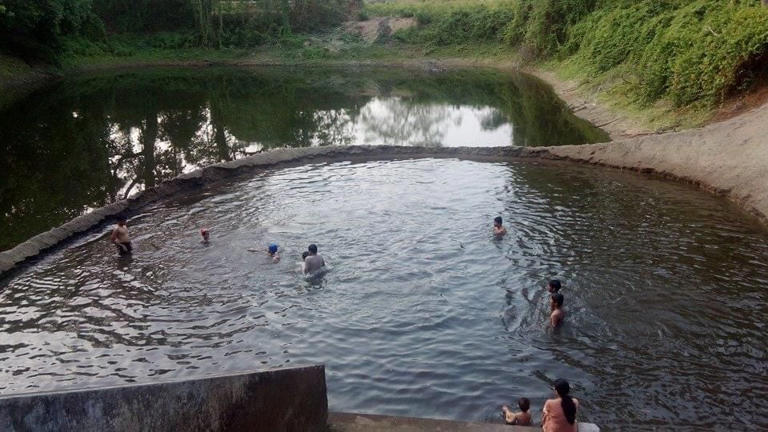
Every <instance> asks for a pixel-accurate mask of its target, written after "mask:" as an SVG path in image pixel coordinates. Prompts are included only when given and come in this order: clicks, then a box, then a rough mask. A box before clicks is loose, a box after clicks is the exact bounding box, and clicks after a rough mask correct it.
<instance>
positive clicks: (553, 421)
mask: <svg viewBox="0 0 768 432" xmlns="http://www.w3.org/2000/svg"><path fill="white" fill-rule="evenodd" d="M552 388H553V390H554V391H555V395H556V396H557V399H549V400H547V401H546V402H545V403H544V409H543V410H542V415H541V428H542V430H543V431H544V432H578V426H577V425H576V412H577V411H578V409H579V400H578V399H575V398H572V397H571V396H570V395H569V394H568V393H570V392H571V386H570V385H569V384H568V381H566V380H564V379H561V378H558V379H556V380H555V382H554V385H553V387H552Z"/></svg>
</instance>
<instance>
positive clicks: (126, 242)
mask: <svg viewBox="0 0 768 432" xmlns="http://www.w3.org/2000/svg"><path fill="white" fill-rule="evenodd" d="M200 237H202V243H203V244H208V243H209V242H210V241H211V231H210V230H209V229H208V228H200ZM109 239H110V241H111V242H112V243H113V244H114V245H115V246H116V247H117V252H118V253H119V254H120V255H121V256H125V255H128V254H131V253H133V245H132V244H131V236H130V235H129V234H128V225H127V219H126V218H125V217H121V218H119V219H118V220H117V225H115V227H114V228H113V229H112V234H111V235H110V238H109ZM279 249H280V246H279V245H278V244H277V243H270V244H269V245H268V246H267V255H269V257H270V258H272V262H275V263H277V262H280V251H279ZM248 250H249V251H250V252H258V250H257V249H248ZM301 260H302V271H303V272H304V274H316V273H318V272H319V271H320V270H322V269H323V268H324V267H325V260H324V259H323V257H322V256H320V255H319V254H318V253H317V245H315V244H311V245H309V247H308V248H307V250H306V251H304V253H302V254H301Z"/></svg>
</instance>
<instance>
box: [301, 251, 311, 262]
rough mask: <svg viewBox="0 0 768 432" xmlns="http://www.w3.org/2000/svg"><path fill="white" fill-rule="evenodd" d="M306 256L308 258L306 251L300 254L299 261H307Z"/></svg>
mask: <svg viewBox="0 0 768 432" xmlns="http://www.w3.org/2000/svg"><path fill="white" fill-rule="evenodd" d="M308 256H309V252H307V251H304V252H302V253H301V259H302V260H305V259H307V257H308Z"/></svg>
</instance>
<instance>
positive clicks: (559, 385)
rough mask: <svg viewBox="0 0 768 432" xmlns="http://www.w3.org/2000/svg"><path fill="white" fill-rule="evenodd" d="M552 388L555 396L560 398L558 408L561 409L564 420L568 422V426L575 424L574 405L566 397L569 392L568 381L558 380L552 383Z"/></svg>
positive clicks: (568, 397) (570, 399)
mask: <svg viewBox="0 0 768 432" xmlns="http://www.w3.org/2000/svg"><path fill="white" fill-rule="evenodd" d="M554 387H555V391H556V392H557V395H558V396H560V400H561V401H560V406H561V407H562V408H563V413H564V414H565V419H566V420H568V423H569V424H573V423H574V422H576V403H575V402H573V398H571V397H570V396H569V395H568V393H570V392H571V386H570V384H568V381H566V380H564V379H562V378H558V379H556V380H555V382H554Z"/></svg>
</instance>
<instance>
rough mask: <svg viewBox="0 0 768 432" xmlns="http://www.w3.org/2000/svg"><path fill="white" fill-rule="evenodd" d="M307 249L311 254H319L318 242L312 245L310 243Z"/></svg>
mask: <svg viewBox="0 0 768 432" xmlns="http://www.w3.org/2000/svg"><path fill="white" fill-rule="evenodd" d="M307 250H308V251H309V254H310V255H317V245H316V244H314V243H312V244H311V245H309V247H308V248H307Z"/></svg>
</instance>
